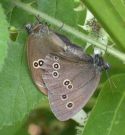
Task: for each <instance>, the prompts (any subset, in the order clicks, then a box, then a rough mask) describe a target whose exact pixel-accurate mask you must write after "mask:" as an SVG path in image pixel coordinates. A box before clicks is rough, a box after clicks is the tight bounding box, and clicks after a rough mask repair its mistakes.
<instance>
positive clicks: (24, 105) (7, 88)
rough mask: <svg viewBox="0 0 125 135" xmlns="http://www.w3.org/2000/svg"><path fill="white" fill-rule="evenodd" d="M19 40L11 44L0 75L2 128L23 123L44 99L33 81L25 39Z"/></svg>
mask: <svg viewBox="0 0 125 135" xmlns="http://www.w3.org/2000/svg"><path fill="white" fill-rule="evenodd" d="M23 36H24V37H26V35H25V33H23ZM19 39H20V43H18V42H16V43H13V42H9V49H8V57H7V58H6V61H5V64H4V68H3V70H2V72H1V73H0V105H1V106H0V127H2V126H4V125H12V124H14V123H15V122H17V121H21V120H22V119H23V118H24V116H25V115H26V114H27V113H28V112H29V111H31V109H33V108H35V106H36V105H38V103H40V102H41V103H42V100H43V99H44V96H43V95H42V94H40V93H39V92H38V90H37V89H36V87H35V86H34V84H33V82H32V80H31V76H30V73H29V69H28V67H27V58H26V46H25V45H24V42H25V38H22V37H19ZM21 41H23V42H21Z"/></svg>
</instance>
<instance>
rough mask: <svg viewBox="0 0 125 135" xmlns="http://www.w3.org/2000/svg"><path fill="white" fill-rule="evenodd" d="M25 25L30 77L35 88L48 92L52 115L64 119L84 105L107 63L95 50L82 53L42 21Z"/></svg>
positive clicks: (106, 67) (80, 49)
mask: <svg viewBox="0 0 125 135" xmlns="http://www.w3.org/2000/svg"><path fill="white" fill-rule="evenodd" d="M26 28H27V30H28V33H29V38H28V43H27V56H28V63H29V67H30V70H31V74H32V78H33V80H34V82H35V84H36V85H37V87H38V88H39V90H40V91H41V92H43V93H44V94H46V95H48V99H49V103H50V107H51V109H52V111H53V113H54V114H55V116H56V117H57V118H58V119H59V120H61V121H65V120H68V119H70V118H71V117H73V116H74V115H75V114H76V113H77V112H79V111H80V110H81V109H82V108H83V107H84V106H85V104H86V103H87V102H88V100H89V98H90V97H91V96H92V94H93V93H94V91H95V89H96V87H97V86H98V84H99V80H100V76H101V71H102V70H103V69H104V70H107V69H108V68H109V66H108V64H107V63H105V61H104V60H103V58H102V57H101V56H100V55H99V54H94V56H90V55H87V54H85V53H84V52H83V50H82V48H80V47H78V46H76V45H75V44H73V43H71V42H70V41H69V39H67V38H66V37H65V36H63V35H60V34H57V33H55V32H53V31H51V30H49V29H48V27H47V26H46V25H43V24H40V23H39V24H36V25H30V24H28V25H27V26H26Z"/></svg>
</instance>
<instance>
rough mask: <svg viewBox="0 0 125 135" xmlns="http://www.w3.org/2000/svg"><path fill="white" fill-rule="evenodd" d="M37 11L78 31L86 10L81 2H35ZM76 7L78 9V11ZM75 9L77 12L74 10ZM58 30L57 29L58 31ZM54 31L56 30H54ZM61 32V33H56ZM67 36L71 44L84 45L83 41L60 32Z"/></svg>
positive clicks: (67, 0)
mask: <svg viewBox="0 0 125 135" xmlns="http://www.w3.org/2000/svg"><path fill="white" fill-rule="evenodd" d="M37 1H38V10H40V11H42V12H44V13H46V14H48V15H50V16H52V17H54V18H56V19H59V20H61V21H62V22H63V23H66V24H68V25H70V26H72V27H74V28H76V29H80V27H79V26H78V25H83V24H84V21H85V17H86V8H85V6H84V5H83V3H81V1H79V0H78V1H77V2H74V1H73V0H63V1H62V0H37ZM78 7H80V9H79V10H78ZM76 8H77V10H76ZM58 30H59V29H58ZM54 31H56V29H55V30H54ZM82 31H83V30H82ZM58 32H61V31H58ZM62 33H63V34H64V35H67V36H68V37H69V38H70V40H72V42H75V43H79V44H81V45H82V44H84V43H83V41H80V40H78V39H76V37H73V36H71V35H69V34H68V33H64V32H62Z"/></svg>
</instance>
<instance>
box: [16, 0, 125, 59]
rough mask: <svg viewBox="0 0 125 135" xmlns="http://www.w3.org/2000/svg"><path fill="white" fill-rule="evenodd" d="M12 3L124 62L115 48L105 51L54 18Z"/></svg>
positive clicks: (121, 54)
mask: <svg viewBox="0 0 125 135" xmlns="http://www.w3.org/2000/svg"><path fill="white" fill-rule="evenodd" d="M13 3H14V4H15V5H16V6H18V7H19V8H21V9H23V10H25V11H27V12H30V13H32V14H34V15H35V16H37V15H39V16H40V17H41V18H43V19H44V20H46V21H47V22H49V23H50V24H53V25H55V26H57V27H61V26H62V25H63V28H62V30H64V31H66V32H68V33H70V34H72V35H74V36H76V37H77V38H79V39H81V40H83V41H86V42H89V43H91V44H93V45H95V46H97V47H98V48H100V49H103V50H107V52H108V53H110V54H111V55H113V56H114V57H116V58H118V59H119V60H121V61H123V62H125V54H124V53H122V52H120V51H118V50H116V49H115V48H113V47H112V48H110V47H108V48H107V49H106V46H105V45H104V44H102V43H100V42H98V41H96V40H94V39H93V38H91V37H90V36H87V35H86V34H84V33H82V32H80V31H78V30H76V29H74V28H73V27H70V26H69V25H66V24H64V23H63V22H61V21H59V20H57V19H55V18H52V17H50V16H49V15H47V14H45V13H43V12H40V11H38V10H36V9H34V8H32V7H31V6H29V5H27V4H24V3H22V2H19V1H13Z"/></svg>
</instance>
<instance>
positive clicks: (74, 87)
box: [42, 54, 100, 121]
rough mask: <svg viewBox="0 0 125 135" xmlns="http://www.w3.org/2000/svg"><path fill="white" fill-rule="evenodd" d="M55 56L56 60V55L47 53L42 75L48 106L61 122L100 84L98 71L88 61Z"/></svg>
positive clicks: (82, 104)
mask: <svg viewBox="0 0 125 135" xmlns="http://www.w3.org/2000/svg"><path fill="white" fill-rule="evenodd" d="M56 57H57V60H55V55H52V54H49V55H47V56H46V58H45V62H44V65H43V66H42V69H43V70H44V73H43V75H42V77H43V81H44V83H45V85H46V87H47V89H48V97H49V102H50V106H51V109H52V111H53V113H54V114H55V116H56V117H57V118H58V119H59V120H62V121H64V120H67V119H69V118H71V117H72V116H73V115H74V114H76V113H77V112H78V111H80V110H81V108H82V107H83V106H84V105H85V104H86V103H87V101H88V100H89V98H90V97H91V96H92V94H93V92H94V91H95V89H96V87H97V85H98V83H99V80H100V73H99V72H96V69H95V67H94V66H93V64H91V63H87V62H81V61H79V62H74V61H70V60H67V59H65V58H62V57H59V56H56ZM54 65H55V67H58V68H55V67H54ZM57 65H58V66H57ZM54 72H55V75H56V76H55V75H54ZM66 81H67V82H66Z"/></svg>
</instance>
